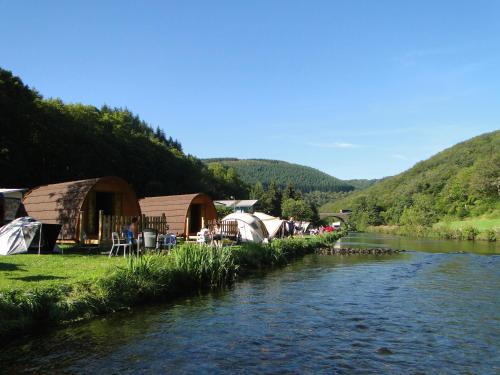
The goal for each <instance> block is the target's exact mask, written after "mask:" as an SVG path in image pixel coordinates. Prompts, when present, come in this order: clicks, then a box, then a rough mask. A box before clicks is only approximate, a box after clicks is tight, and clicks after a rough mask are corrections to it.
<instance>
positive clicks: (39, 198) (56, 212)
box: [23, 176, 140, 238]
mask: <svg viewBox="0 0 500 375" xmlns="http://www.w3.org/2000/svg"><path fill="white" fill-rule="evenodd" d="M96 185H99V187H100V188H102V190H103V191H110V192H115V191H118V192H119V191H122V192H125V193H127V195H128V196H129V197H130V198H132V199H133V200H135V204H134V203H133V204H132V206H136V209H134V210H133V211H134V213H133V214H131V215H139V214H140V208H139V205H138V203H137V197H136V195H135V192H134V191H133V190H132V188H131V187H130V185H129V184H128V183H127V182H126V181H125V180H123V179H122V178H120V177H114V176H108V177H99V178H91V179H88V180H79V181H69V182H62V183H58V184H51V185H43V186H39V187H36V188H34V189H32V190H30V191H29V192H28V193H27V194H26V195H25V196H24V199H23V205H24V208H25V210H26V213H27V214H28V215H29V216H32V217H34V218H35V219H37V220H39V221H41V222H42V223H52V224H62V225H63V228H62V233H61V234H64V235H63V238H66V237H68V236H69V237H68V238H71V236H74V235H75V233H76V228H77V223H78V219H79V214H80V211H81V210H82V206H83V204H84V202H85V199H86V198H87V195H88V193H89V192H90V191H91V190H92V189H93V188H94V187H96Z"/></svg>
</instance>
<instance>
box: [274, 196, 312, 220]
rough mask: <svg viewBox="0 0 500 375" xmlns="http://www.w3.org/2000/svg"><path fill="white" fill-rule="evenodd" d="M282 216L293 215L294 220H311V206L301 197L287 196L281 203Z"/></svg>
mask: <svg viewBox="0 0 500 375" xmlns="http://www.w3.org/2000/svg"><path fill="white" fill-rule="evenodd" d="M281 216H282V217H286V218H288V217H294V218H295V219H296V220H301V221H311V220H312V217H313V212H312V210H311V206H310V205H309V204H308V203H307V202H306V201H304V200H302V199H293V198H288V199H285V200H283V203H282V204H281Z"/></svg>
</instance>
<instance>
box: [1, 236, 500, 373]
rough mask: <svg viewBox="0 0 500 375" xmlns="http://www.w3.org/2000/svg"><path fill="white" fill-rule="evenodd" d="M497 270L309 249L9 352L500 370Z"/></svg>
mask: <svg viewBox="0 0 500 375" xmlns="http://www.w3.org/2000/svg"><path fill="white" fill-rule="evenodd" d="M377 246H379V244H377ZM498 270H499V257H494V256H493V257H490V256H478V255H473V254H436V253H419V252H415V253H411V254H404V255H401V254H400V255H395V256H391V257H375V256H366V257H328V256H310V257H306V258H305V259H304V260H303V261H298V262H296V263H294V264H292V265H290V266H289V267H287V268H286V269H282V270H277V271H273V272H271V273H269V274H267V275H266V276H265V277H258V278H251V279H247V280H245V281H243V282H241V283H238V284H236V285H235V286H234V287H232V288H231V289H229V290H227V291H225V292H223V293H217V294H214V295H204V296H200V297H195V298H189V299H185V300H181V301H178V302H177V303H176V304H171V305H165V306H162V307H150V308H145V309H142V310H140V311H138V312H137V313H134V314H130V313H126V314H115V315H113V316H110V317H109V318H107V319H102V320H96V321H93V322H89V323H84V324H81V325H78V326H75V327H71V328H67V329H62V330H59V331H57V332H54V333H50V334H46V335H44V337H40V338H38V339H35V340H32V341H30V342H28V343H26V342H24V343H22V345H24V346H23V348H24V349H22V350H19V348H20V347H19V346H18V347H16V346H13V347H12V348H11V349H7V350H6V351H4V352H3V353H2V354H1V358H0V359H1V360H2V363H9V364H10V365H11V366H10V367H9V368H10V370H11V371H10V372H11V373H13V374H15V373H21V372H23V373H37V374H38V373H40V374H52V373H75V374H78V373H81V374H88V373H93V374H108V373H122V374H136V373H144V374H156V373H181V374H182V373H186V374H187V373H235V372H244V373H248V374H261V373H307V372H309V373H328V374H330V373H341V374H342V373H349V374H350V373H415V374H416V373H434V372H435V371H436V369H440V371H441V372H442V373H467V372H470V373H495V372H496V371H495V369H496V370H498V369H499V368H500V363H499V359H498V358H500V355H499V354H500V353H499V342H500V331H499V322H500V317H499V315H498V311H500V298H499V297H500V295H499V290H500V275H499V271H498ZM34 354H35V355H34Z"/></svg>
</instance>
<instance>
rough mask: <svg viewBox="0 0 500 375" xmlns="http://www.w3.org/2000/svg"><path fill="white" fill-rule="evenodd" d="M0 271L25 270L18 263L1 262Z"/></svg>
mask: <svg viewBox="0 0 500 375" xmlns="http://www.w3.org/2000/svg"><path fill="white" fill-rule="evenodd" d="M0 271H24V270H23V269H22V268H19V265H18V264H11V263H0Z"/></svg>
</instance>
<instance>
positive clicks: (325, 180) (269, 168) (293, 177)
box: [204, 158, 354, 193]
mask: <svg viewBox="0 0 500 375" xmlns="http://www.w3.org/2000/svg"><path fill="white" fill-rule="evenodd" d="M204 162H205V163H207V164H209V165H210V164H211V163H220V164H222V165H224V166H226V167H230V168H234V169H235V171H236V173H237V174H238V175H239V176H240V177H241V179H242V180H243V181H245V182H246V183H247V184H249V185H252V186H253V185H255V183H256V182H257V181H259V182H261V183H262V184H263V185H264V186H268V185H269V184H270V182H271V181H272V180H274V181H275V182H276V183H277V185H278V186H279V187H280V188H284V187H285V186H287V184H288V183H292V184H293V185H294V187H295V188H296V189H298V190H300V191H302V192H303V193H307V192H310V191H323V192H336V191H351V190H353V189H354V186H353V185H352V184H349V183H346V182H344V181H342V180H339V179H338V178H335V177H332V176H330V175H328V174H326V173H324V172H321V171H319V170H317V169H314V168H311V167H306V166H303V165H298V164H292V163H287V162H284V161H279V160H267V159H235V158H214V159H204Z"/></svg>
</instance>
